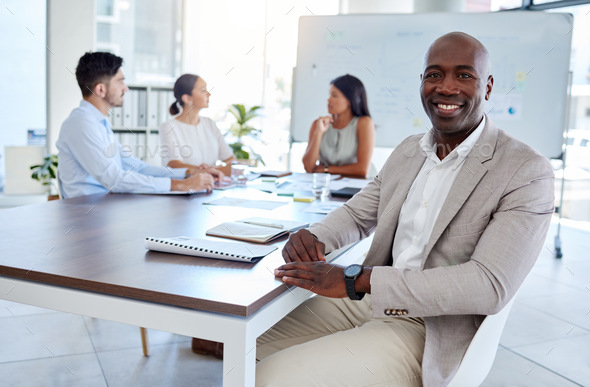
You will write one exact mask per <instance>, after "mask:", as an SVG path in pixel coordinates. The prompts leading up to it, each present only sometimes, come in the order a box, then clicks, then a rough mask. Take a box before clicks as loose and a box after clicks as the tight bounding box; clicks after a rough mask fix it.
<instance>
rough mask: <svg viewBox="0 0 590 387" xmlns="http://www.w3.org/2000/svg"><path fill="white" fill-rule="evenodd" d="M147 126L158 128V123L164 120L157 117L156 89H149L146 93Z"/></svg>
mask: <svg viewBox="0 0 590 387" xmlns="http://www.w3.org/2000/svg"><path fill="white" fill-rule="evenodd" d="M147 114H148V116H147V126H148V127H150V128H159V127H160V124H161V123H162V122H164V121H165V119H164V117H162V120H160V119H159V114H158V91H157V90H154V89H150V91H149V93H148V95H147Z"/></svg>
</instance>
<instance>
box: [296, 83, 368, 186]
mask: <svg viewBox="0 0 590 387" xmlns="http://www.w3.org/2000/svg"><path fill="white" fill-rule="evenodd" d="M328 113H330V115H329V116H323V117H320V118H318V119H317V120H315V121H314V122H313V124H312V125H311V129H310V130H309V142H308V143H307V149H306V150H305V154H304V155H303V166H304V167H305V171H306V172H308V173H316V172H325V173H333V174H340V175H346V176H355V177H363V178H364V177H366V176H367V174H368V173H369V167H370V165H371V156H372V155H373V147H374V146H375V125H374V124H373V120H372V119H371V115H370V114H369V107H368V104H367V93H366V91H365V86H363V83H362V82H361V81H360V80H359V79H358V78H356V77H353V76H352V75H348V74H346V75H343V76H341V77H338V78H336V79H334V80H333V81H332V82H331V83H330V96H329V98H328Z"/></svg>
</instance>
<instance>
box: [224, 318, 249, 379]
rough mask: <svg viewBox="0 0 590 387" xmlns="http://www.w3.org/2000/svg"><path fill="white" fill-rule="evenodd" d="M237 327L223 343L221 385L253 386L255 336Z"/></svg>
mask: <svg viewBox="0 0 590 387" xmlns="http://www.w3.org/2000/svg"><path fill="white" fill-rule="evenodd" d="M243 328H244V329H243V330H242V329H238V330H236V331H234V332H233V334H232V335H231V337H228V338H227V339H226V341H225V342H224V343H223V345H224V348H223V386H224V387H234V386H235V387H242V386H247V387H249V386H254V381H255V374H256V337H254V335H253V334H252V332H250V334H248V331H249V330H248V329H246V327H245V326H244V327H243Z"/></svg>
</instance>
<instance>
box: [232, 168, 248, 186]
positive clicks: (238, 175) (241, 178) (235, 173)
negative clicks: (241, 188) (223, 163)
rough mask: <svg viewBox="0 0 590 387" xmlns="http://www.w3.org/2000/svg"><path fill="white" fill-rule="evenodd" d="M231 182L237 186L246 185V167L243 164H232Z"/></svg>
mask: <svg viewBox="0 0 590 387" xmlns="http://www.w3.org/2000/svg"><path fill="white" fill-rule="evenodd" d="M231 181H232V183H234V184H237V185H246V183H247V182H248V166H247V165H245V164H232V166H231Z"/></svg>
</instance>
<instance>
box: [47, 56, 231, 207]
mask: <svg viewBox="0 0 590 387" xmlns="http://www.w3.org/2000/svg"><path fill="white" fill-rule="evenodd" d="M122 64H123V59H122V58H120V57H118V56H116V55H113V54H110V53H106V52H94V53H91V52H88V53H86V54H84V56H82V58H80V61H79V62H78V67H77V68H76V79H77V81H78V85H79V86H80V90H81V91H82V96H83V100H82V101H81V102H80V106H79V107H77V108H76V109H74V110H73V111H72V113H71V114H70V116H69V117H68V118H67V119H66V120H65V121H64V123H63V125H62V127H61V131H60V134H59V138H58V140H57V144H56V145H57V148H58V150H59V165H58V174H59V175H58V176H59V181H60V185H61V194H62V196H63V197H64V198H69V197H75V196H82V195H90V194H94V193H101V192H102V193H109V192H130V193H133V192H141V193H157V192H167V191H201V190H207V191H211V190H212V189H213V184H214V180H213V176H215V177H216V178H217V179H221V178H223V175H222V174H220V172H219V171H217V170H215V169H213V168H211V170H206V171H203V170H202V169H200V168H199V167H196V166H195V167H194V168H188V169H187V168H167V167H157V166H152V165H149V164H147V163H145V162H143V161H141V160H139V159H137V158H135V157H132V156H131V155H128V154H125V153H122V152H121V145H120V144H119V142H118V141H117V140H116V139H115V136H114V134H113V131H112V130H111V124H110V122H109V121H108V120H107V114H108V112H109V109H111V108H113V107H117V106H122V104H123V95H124V94H125V92H127V91H128V90H129V88H128V87H127V85H126V84H125V77H124V76H123V72H122V71H121V65H122Z"/></svg>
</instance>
